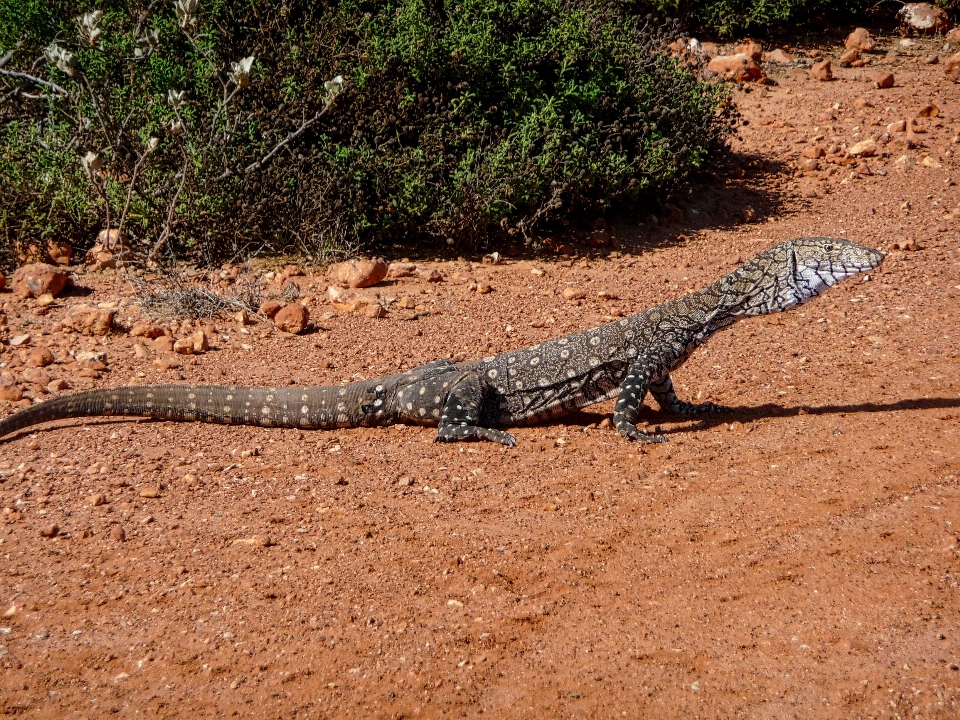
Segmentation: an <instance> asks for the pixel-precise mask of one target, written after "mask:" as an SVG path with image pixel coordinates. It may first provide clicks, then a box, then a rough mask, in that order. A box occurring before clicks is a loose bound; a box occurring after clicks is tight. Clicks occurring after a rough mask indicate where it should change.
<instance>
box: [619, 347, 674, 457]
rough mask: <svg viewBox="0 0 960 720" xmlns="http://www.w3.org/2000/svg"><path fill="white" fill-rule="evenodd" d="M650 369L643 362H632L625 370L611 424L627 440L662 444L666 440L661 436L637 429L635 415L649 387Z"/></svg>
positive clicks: (649, 366)
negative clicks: (625, 373)
mask: <svg viewBox="0 0 960 720" xmlns="http://www.w3.org/2000/svg"><path fill="white" fill-rule="evenodd" d="M651 374H652V368H651V365H650V363H648V362H646V361H644V360H638V361H637V362H634V363H633V364H632V365H631V366H630V367H629V369H628V370H627V376H626V377H625V378H624V379H623V383H622V384H621V385H620V395H619V396H618V397H617V404H616V406H614V409H613V424H614V426H615V427H616V428H617V431H618V432H619V433H620V434H621V435H623V437H625V438H627V439H628V440H638V441H639V442H644V443H663V442H667V438H665V437H664V436H663V435H652V434H650V433H648V432H644V431H643V430H640V429H639V428H638V427H637V424H636V423H637V413H638V412H639V411H640V406H641V405H642V404H643V398H644V396H645V395H646V394H647V388H648V387H649V385H650V375H651Z"/></svg>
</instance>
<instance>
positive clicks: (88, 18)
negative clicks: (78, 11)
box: [76, 10, 103, 45]
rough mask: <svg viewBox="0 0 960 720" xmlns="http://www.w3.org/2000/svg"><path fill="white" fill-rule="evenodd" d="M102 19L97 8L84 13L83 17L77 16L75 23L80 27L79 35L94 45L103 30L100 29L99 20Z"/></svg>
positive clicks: (101, 14)
mask: <svg viewBox="0 0 960 720" xmlns="http://www.w3.org/2000/svg"><path fill="white" fill-rule="evenodd" d="M101 19H103V13H102V12H100V11H99V10H94V11H93V12H88V13H84V14H83V17H78V18H77V19H76V20H77V25H78V26H79V27H80V35H81V36H83V38H84V39H86V41H87V42H88V43H90V44H91V45H96V44H97V40H98V39H99V38H100V35H101V34H102V33H103V31H102V30H101V29H100V20H101Z"/></svg>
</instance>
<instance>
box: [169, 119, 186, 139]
mask: <svg viewBox="0 0 960 720" xmlns="http://www.w3.org/2000/svg"><path fill="white" fill-rule="evenodd" d="M167 130H168V131H169V132H170V134H171V135H179V134H180V133H182V132H183V123H182V122H180V121H179V120H171V121H170V122H168V123H167Z"/></svg>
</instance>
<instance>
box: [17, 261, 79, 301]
mask: <svg viewBox="0 0 960 720" xmlns="http://www.w3.org/2000/svg"><path fill="white" fill-rule="evenodd" d="M66 285H67V273H65V272H64V271H63V270H61V269H60V268H57V267H54V266H53V265H47V264H46V263H32V264H30V265H24V266H23V267H21V268H18V269H17V271H16V272H15V273H14V274H13V282H12V287H13V292H14V293H16V294H17V295H19V296H21V297H25V298H28V297H40V296H41V295H43V294H45V293H50V294H51V295H53V296H54V297H56V296H57V295H59V294H60V293H61V292H62V291H63V288H65V287H66Z"/></svg>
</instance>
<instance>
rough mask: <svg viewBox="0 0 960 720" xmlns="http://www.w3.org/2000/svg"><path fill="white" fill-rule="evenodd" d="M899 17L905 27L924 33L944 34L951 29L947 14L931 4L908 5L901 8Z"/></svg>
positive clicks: (898, 13)
mask: <svg viewBox="0 0 960 720" xmlns="http://www.w3.org/2000/svg"><path fill="white" fill-rule="evenodd" d="M897 15H899V16H900V21H901V22H902V23H903V24H904V25H906V26H907V27H909V28H910V29H912V30H917V31H919V32H923V33H931V34H932V33H936V32H943V31H945V30H946V29H947V28H948V27H950V18H949V17H947V13H946V12H944V10H943V9H942V8H938V7H936V6H934V5H933V4H931V3H925V2H921V3H907V4H906V5H904V6H903V7H902V8H900V10H899V11H898V12H897Z"/></svg>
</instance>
